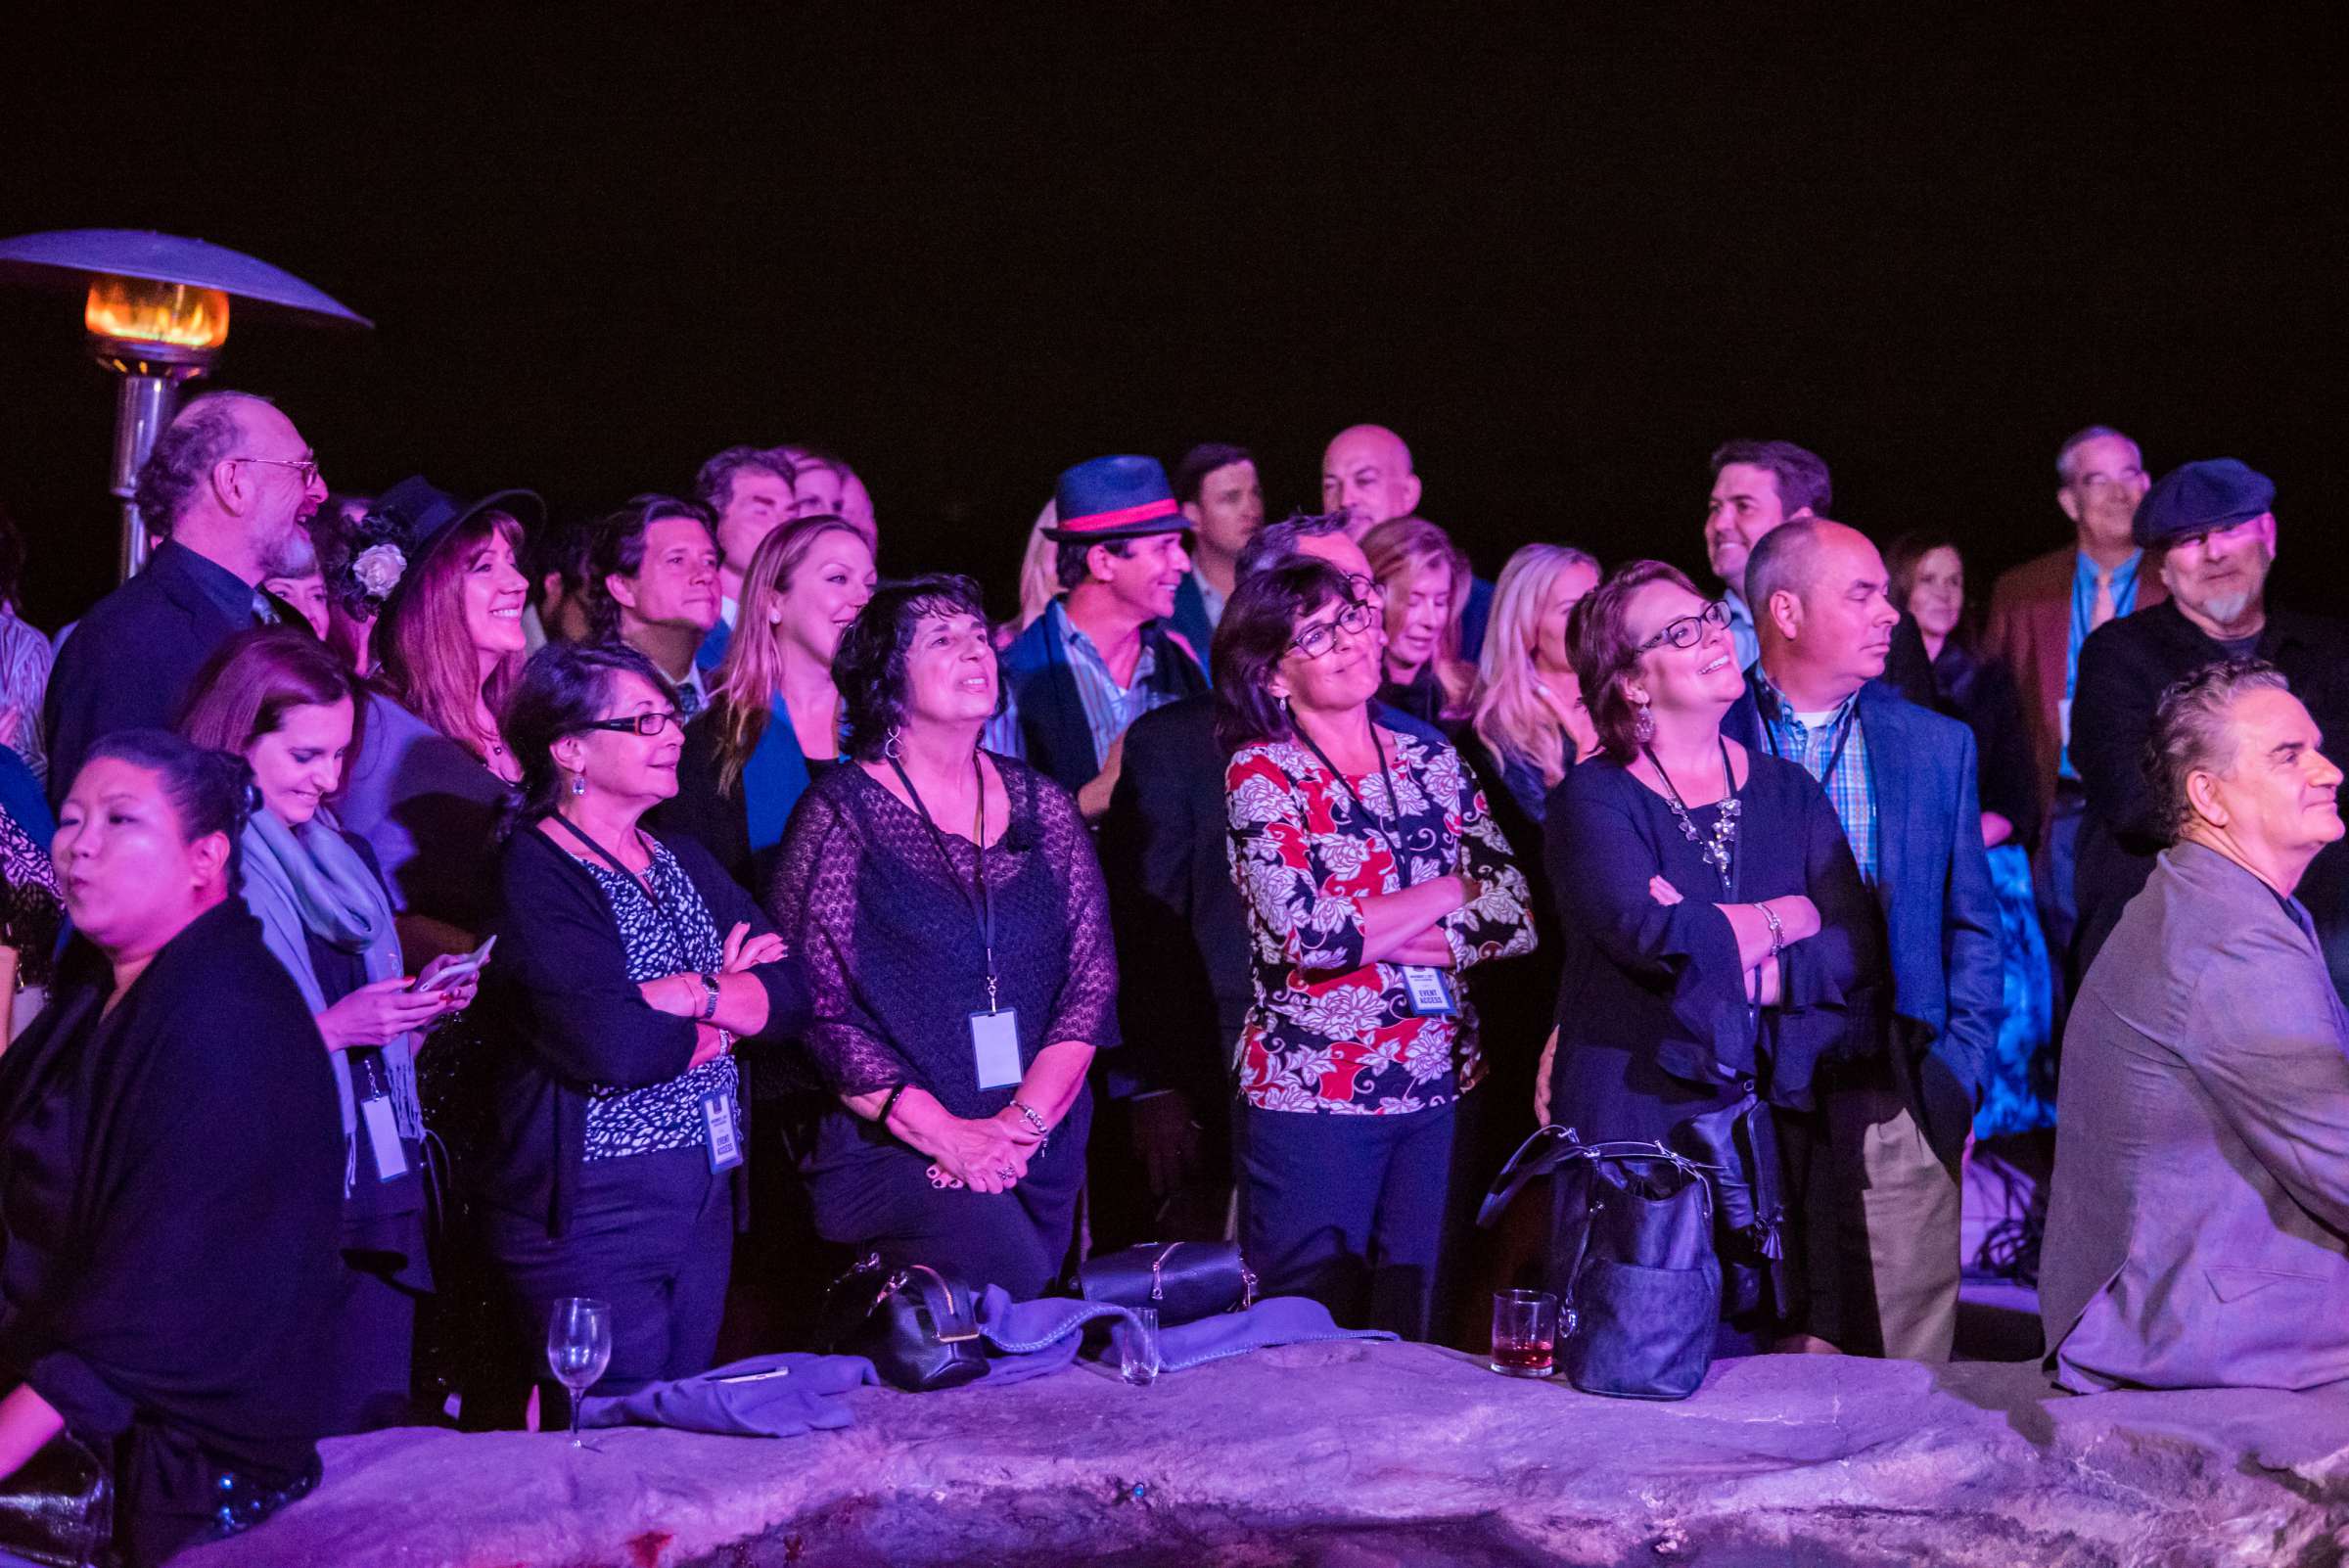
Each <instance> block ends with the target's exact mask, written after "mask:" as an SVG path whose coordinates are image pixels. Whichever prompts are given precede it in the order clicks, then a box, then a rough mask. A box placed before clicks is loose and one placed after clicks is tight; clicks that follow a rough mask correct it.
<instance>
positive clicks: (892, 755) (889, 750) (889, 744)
mask: <svg viewBox="0 0 2349 1568" xmlns="http://www.w3.org/2000/svg"><path fill="white" fill-rule="evenodd" d="M881 755H882V756H884V757H886V758H888V759H890V760H891V761H896V760H897V757H898V726H897V725H895V724H892V725H890V726H889V733H888V735H886V736H884V737H883V738H882V741H881Z"/></svg>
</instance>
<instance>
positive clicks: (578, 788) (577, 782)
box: [571, 773, 587, 795]
mask: <svg viewBox="0 0 2349 1568" xmlns="http://www.w3.org/2000/svg"><path fill="white" fill-rule="evenodd" d="M571 793H572V794H574V795H584V794H586V793H587V775H586V774H584V773H574V774H572V775H571Z"/></svg>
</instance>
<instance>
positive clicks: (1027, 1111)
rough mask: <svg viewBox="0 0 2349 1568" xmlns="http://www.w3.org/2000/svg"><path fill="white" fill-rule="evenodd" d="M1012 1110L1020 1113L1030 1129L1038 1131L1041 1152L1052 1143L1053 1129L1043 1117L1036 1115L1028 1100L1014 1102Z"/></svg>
mask: <svg viewBox="0 0 2349 1568" xmlns="http://www.w3.org/2000/svg"><path fill="white" fill-rule="evenodd" d="M1011 1108H1012V1109H1013V1110H1015V1111H1017V1112H1019V1113H1020V1115H1021V1116H1022V1117H1023V1118H1025V1119H1026V1121H1027V1123H1028V1125H1029V1126H1030V1127H1032V1128H1034V1129H1036V1148H1037V1149H1038V1150H1039V1151H1040V1150H1041V1149H1043V1148H1044V1146H1045V1145H1046V1144H1049V1143H1050V1142H1051V1141H1052V1129H1051V1127H1050V1126H1049V1125H1047V1124H1046V1123H1045V1121H1044V1119H1043V1118H1042V1117H1041V1116H1039V1115H1037V1114H1036V1107H1035V1106H1033V1105H1030V1104H1029V1103H1028V1102H1027V1101H1026V1100H1014V1101H1012V1102H1011Z"/></svg>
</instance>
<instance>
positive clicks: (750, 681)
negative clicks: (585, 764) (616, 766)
mask: <svg viewBox="0 0 2349 1568" xmlns="http://www.w3.org/2000/svg"><path fill="white" fill-rule="evenodd" d="M873 583H874V575H873V550H872V546H871V545H870V544H868V543H866V542H865V538H864V535H863V534H862V533H861V532H859V531H858V530H856V528H855V527H854V526H853V525H852V524H850V523H848V522H846V521H845V520H843V519H841V518H837V517H829V516H827V517H806V518H800V519H798V520H797V521H795V522H791V523H786V524H785V525H783V527H781V528H779V529H777V530H775V531H774V532H772V533H770V534H768V535H767V536H766V537H765V538H764V539H763V540H761V541H760V545H759V548H758V550H757V551H756V552H755V553H754V554H753V555H752V557H751V563H750V565H749V566H748V567H747V568H746V569H745V570H744V572H743V575H742V599H741V606H742V608H741V610H740V611H739V612H738V613H737V615H736V617H735V625H734V634H733V636H732V638H731V639H729V640H728V642H727V644H726V657H725V660H724V662H723V663H722V664H720V665H719V666H718V668H717V671H716V674H715V676H714V679H713V681H712V695H711V706H710V711H709V712H708V713H707V714H704V715H701V716H700V717H698V718H697V719H695V720H694V722H693V723H691V724H689V725H688V726H686V731H685V752H684V755H683V756H682V757H681V758H680V759H679V760H678V761H677V794H676V797H675V798H674V799H673V800H670V801H668V802H666V803H664V804H663V805H662V806H661V807H660V808H659V809H658V810H657V811H656V812H655V813H654V817H653V821H654V825H655V826H656V827H659V828H661V829H663V830H665V831H673V832H678V833H682V834H684V835H685V836H686V837H688V838H691V839H695V840H698V841H699V842H700V844H701V845H702V847H703V848H704V849H706V850H708V851H709V852H710V853H712V854H714V855H715V856H716V857H717V863H718V864H719V865H721V866H723V867H724V868H725V870H726V874H727V875H728V876H730V877H732V878H733V879H734V880H735V881H736V882H738V883H740V884H742V885H743V886H744V887H746V888H751V889H762V888H764V887H765V885H766V878H767V873H768V871H769V870H770V869H771V868H772V866H773V862H774V856H775V852H776V849H777V848H778V847H779V846H780V845H781V844H782V842H783V825H784V824H785V823H786V822H788V821H790V820H791V809H792V807H794V806H796V805H798V804H799V799H800V796H801V795H802V794H804V793H805V792H806V788H807V784H808V781H809V780H810V779H811V778H812V777H813V776H814V775H815V774H816V773H818V772H820V771H822V770H823V769H825V768H827V767H830V766H832V765H834V764H835V763H836V762H838V761H840V690H839V688H838V687H836V686H834V685H833V683H832V655H833V652H834V650H836V649H837V648H839V646H840V638H841V633H842V632H844V631H846V630H847V629H848V627H849V623H851V622H852V621H854V620H855V619H856V612H857V611H859V610H861V609H863V608H864V606H865V602H866V601H867V600H869V599H871V598H872V596H873Z"/></svg>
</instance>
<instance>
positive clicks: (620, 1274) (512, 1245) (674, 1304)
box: [484, 1146, 734, 1410]
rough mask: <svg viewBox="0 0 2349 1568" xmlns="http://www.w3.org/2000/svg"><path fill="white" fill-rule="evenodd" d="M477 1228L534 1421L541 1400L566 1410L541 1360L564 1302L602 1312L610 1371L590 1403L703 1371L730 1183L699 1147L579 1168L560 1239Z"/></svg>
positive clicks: (526, 1228) (511, 1226)
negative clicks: (505, 1308) (606, 1313)
mask: <svg viewBox="0 0 2349 1568" xmlns="http://www.w3.org/2000/svg"><path fill="white" fill-rule="evenodd" d="M484 1228H485V1230H486V1232H487V1238H488V1242H489V1249H490V1254H491V1256H492V1257H493V1258H494V1259H495V1260H496V1262H497V1265H498V1268H499V1271H500V1273H501V1274H502V1276H503V1277H504V1280H505V1283H506V1289H507V1294H508V1298H509V1300H510V1302H511V1304H512V1306H513V1309H514V1313H515V1317H516V1324H517V1328H518V1330H519V1332H520V1333H521V1334H522V1336H523V1340H522V1343H523V1344H524V1345H525V1346H527V1347H529V1349H528V1351H527V1352H526V1354H527V1355H529V1356H531V1357H536V1358H540V1359H539V1360H537V1361H536V1362H535V1364H534V1365H532V1366H531V1367H530V1368H529V1369H528V1371H529V1375H531V1376H533V1377H536V1378H537V1379H538V1380H539V1383H540V1385H541V1389H542V1393H541V1404H540V1408H541V1410H544V1409H545V1408H547V1406H546V1404H545V1400H546V1398H547V1392H546V1391H552V1392H553V1393H554V1394H555V1396H556V1397H557V1398H558V1399H567V1398H568V1396H567V1395H562V1394H561V1392H560V1387H561V1386H560V1385H559V1384H556V1383H555V1382H554V1381H553V1380H552V1377H551V1376H550V1375H549V1374H548V1371H547V1366H546V1362H545V1360H543V1357H544V1354H545V1350H546V1327H547V1319H548V1316H549V1314H551V1313H552V1311H553V1309H554V1304H555V1303H556V1302H557V1301H558V1300H560V1299H562V1298H563V1297H565V1296H591V1297H593V1298H595V1299H596V1300H598V1301H603V1302H608V1303H609V1304H610V1305H611V1308H612V1364H611V1365H610V1366H609V1367H608V1368H606V1369H605V1372H604V1375H603V1377H602V1378H600V1379H599V1380H598V1381H597V1382H596V1383H595V1385H594V1387H593V1388H592V1389H590V1390H589V1392H590V1393H595V1394H624V1393H627V1392H630V1391H631V1390H634V1389H638V1388H642V1387H643V1386H644V1385H645V1384H647V1383H654V1382H662V1381H666V1380H668V1379H671V1378H679V1377H691V1376H692V1375H693V1374H694V1373H696V1372H706V1371H708V1370H709V1369H710V1367H711V1366H712V1364H713V1360H714V1357H715V1355H716V1352H717V1329H718V1322H719V1320H720V1318H722V1317H723V1316H724V1314H725V1307H726V1278H727V1275H728V1273H729V1272H730V1271H731V1269H732V1268H733V1255H734V1201H733V1182H732V1179H731V1178H730V1176H722V1175H718V1174H716V1173H714V1172H713V1171H711V1169H710V1157H709V1155H708V1154H707V1153H705V1152H704V1151H703V1150H702V1149H701V1148H700V1147H698V1146H697V1147H694V1148H687V1149H664V1150H662V1151H661V1152H659V1153H657V1154H632V1155H627V1156H624V1157H622V1158H621V1159H617V1160H591V1161H589V1162H587V1163H586V1164H584V1165H582V1166H581V1167H580V1168H579V1184H578V1193H577V1198H576V1202H575V1204H574V1205H573V1209H572V1216H571V1229H570V1230H569V1231H568V1232H566V1233H565V1234H563V1235H561V1236H550V1235H548V1234H547V1233H546V1222H544V1220H542V1219H538V1218H535V1217H529V1218H526V1217H524V1216H520V1215H510V1214H506V1213H504V1212H503V1211H500V1210H496V1209H491V1210H489V1211H488V1212H487V1213H486V1214H485V1215H484Z"/></svg>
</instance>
